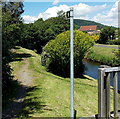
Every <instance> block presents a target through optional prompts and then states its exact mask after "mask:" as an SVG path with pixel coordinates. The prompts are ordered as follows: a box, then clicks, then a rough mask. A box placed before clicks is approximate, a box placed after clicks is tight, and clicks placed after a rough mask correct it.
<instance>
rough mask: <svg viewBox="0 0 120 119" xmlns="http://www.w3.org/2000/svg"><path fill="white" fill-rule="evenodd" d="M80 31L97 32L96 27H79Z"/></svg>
mask: <svg viewBox="0 0 120 119" xmlns="http://www.w3.org/2000/svg"><path fill="white" fill-rule="evenodd" d="M79 30H80V31H93V30H97V26H96V25H93V26H81V27H80V29H79Z"/></svg>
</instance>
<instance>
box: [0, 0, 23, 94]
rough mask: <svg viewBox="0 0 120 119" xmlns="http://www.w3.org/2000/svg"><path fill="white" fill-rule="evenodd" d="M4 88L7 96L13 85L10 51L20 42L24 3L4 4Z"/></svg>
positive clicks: (2, 4)
mask: <svg viewBox="0 0 120 119" xmlns="http://www.w3.org/2000/svg"><path fill="white" fill-rule="evenodd" d="M0 5H1V6H2V69H3V70H2V82H3V83H2V88H3V95H6V94H7V92H8V90H9V88H10V86H11V83H12V76H11V68H10V66H9V62H10V60H11V58H12V57H11V53H10V49H11V48H13V47H14V46H15V45H16V44H17V43H18V42H19V40H20V32H21V30H20V23H21V22H22V19H21V17H20V15H21V14H22V13H23V12H24V10H23V4H22V2H2V3H0Z"/></svg>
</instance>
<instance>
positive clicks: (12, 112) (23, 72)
mask: <svg viewBox="0 0 120 119" xmlns="http://www.w3.org/2000/svg"><path fill="white" fill-rule="evenodd" d="M22 62H23V63H24V65H23V66H22V67H20V69H19V71H18V72H17V74H16V77H17V79H18V81H19V82H20V84H21V87H20V88H19V91H18V93H17V95H16V97H15V98H14V100H13V101H12V103H10V104H8V105H7V107H6V109H5V110H3V115H2V116H3V118H16V117H17V114H19V113H20V111H21V110H22V109H23V107H24V97H25V95H26V91H27V89H28V87H30V86H32V85H33V78H32V76H31V72H30V70H28V66H29V60H28V59H27V58H24V59H23V61H22Z"/></svg>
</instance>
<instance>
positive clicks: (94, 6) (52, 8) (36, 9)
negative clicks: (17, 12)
mask: <svg viewBox="0 0 120 119" xmlns="http://www.w3.org/2000/svg"><path fill="white" fill-rule="evenodd" d="M70 7H73V8H74V16H75V17H74V18H77V19H86V20H92V21H96V22H99V23H103V24H106V25H110V26H111V25H112V26H117V22H118V20H117V16H118V15H117V14H118V2H60V1H59V0H55V1H53V2H24V10H25V12H24V13H23V14H22V16H23V19H24V22H25V23H31V22H34V21H35V20H37V19H39V18H43V19H44V20H46V19H48V18H50V17H55V16H56V15H57V12H58V11H60V10H63V11H65V12H66V11H68V10H69V8H70Z"/></svg>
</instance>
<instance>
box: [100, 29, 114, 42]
mask: <svg viewBox="0 0 120 119" xmlns="http://www.w3.org/2000/svg"><path fill="white" fill-rule="evenodd" d="M114 36H115V30H114V28H113V27H105V28H103V29H102V30H101V33H100V40H98V42H99V43H103V44H106V43H108V40H112V39H114Z"/></svg>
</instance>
